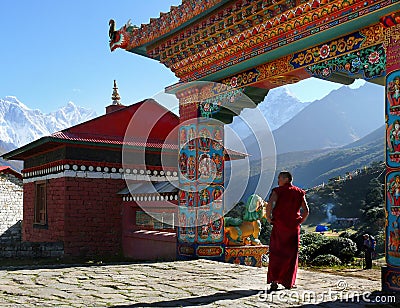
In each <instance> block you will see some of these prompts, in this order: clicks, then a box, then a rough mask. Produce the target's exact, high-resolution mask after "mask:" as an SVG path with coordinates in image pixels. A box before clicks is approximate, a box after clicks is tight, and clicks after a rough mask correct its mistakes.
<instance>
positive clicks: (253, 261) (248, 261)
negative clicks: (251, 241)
mask: <svg viewBox="0 0 400 308" xmlns="http://www.w3.org/2000/svg"><path fill="white" fill-rule="evenodd" d="M267 254H268V246H240V247H226V249H225V262H229V263H234V264H241V265H248V266H257V267H261V266H263V265H267V264H263V263H264V262H263V259H265V257H266V256H267Z"/></svg>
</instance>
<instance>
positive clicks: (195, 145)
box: [177, 87, 225, 260]
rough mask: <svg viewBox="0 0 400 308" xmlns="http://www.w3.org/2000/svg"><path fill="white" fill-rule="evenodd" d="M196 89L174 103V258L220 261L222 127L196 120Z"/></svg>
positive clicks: (199, 104)
mask: <svg viewBox="0 0 400 308" xmlns="http://www.w3.org/2000/svg"><path fill="white" fill-rule="evenodd" d="M201 91H202V90H201V89H199V88H195V87H192V88H190V89H188V90H185V91H184V92H180V93H178V94H177V97H178V99H179V112H180V127H179V155H178V160H179V162H178V165H179V188H180V191H179V214H178V219H179V224H178V225H179V227H178V233H177V258H178V259H191V258H199V257H200V258H211V259H214V260H223V259H224V250H225V248H224V245H223V241H224V223H223V215H224V212H223V210H224V206H223V188H224V147H223V137H224V135H223V133H224V127H223V123H221V122H219V121H216V120H214V119H212V118H207V117H203V116H201V112H200V109H202V100H201V97H203V96H204V94H202V92H201Z"/></svg>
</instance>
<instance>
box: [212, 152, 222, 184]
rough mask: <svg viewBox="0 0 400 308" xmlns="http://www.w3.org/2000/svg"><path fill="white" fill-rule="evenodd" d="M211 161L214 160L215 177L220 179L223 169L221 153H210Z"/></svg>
mask: <svg viewBox="0 0 400 308" xmlns="http://www.w3.org/2000/svg"><path fill="white" fill-rule="evenodd" d="M212 161H213V162H214V164H215V168H216V169H217V170H216V171H217V174H216V177H217V178H218V179H220V178H221V177H222V169H223V166H222V158H221V155H219V154H216V153H214V154H213V155H212Z"/></svg>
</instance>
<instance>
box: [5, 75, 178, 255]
mask: <svg viewBox="0 0 400 308" xmlns="http://www.w3.org/2000/svg"><path fill="white" fill-rule="evenodd" d="M112 99H113V103H112V104H111V105H110V106H107V107H106V114H105V115H103V116H100V117H97V118H95V119H93V120H90V121H87V122H85V123H82V124H79V125H76V126H73V127H70V128H67V129H65V130H63V131H60V132H56V133H54V134H52V135H51V136H46V137H42V138H40V139H38V140H36V141H33V142H31V143H29V144H27V145H25V146H23V147H20V148H18V149H16V150H14V151H11V152H9V153H7V154H4V155H3V157H4V158H5V159H9V160H23V161H24V169H23V170H22V174H23V195H24V200H23V230H22V236H23V241H27V242H62V243H63V245H64V256H90V255H100V256H106V255H120V254H121V252H123V254H124V255H125V256H128V257H134V258H137V259H155V258H164V259H167V258H175V250H176V232H175V229H174V228H175V227H174V221H173V219H174V215H173V212H174V211H175V210H176V207H175V206H174V204H176V203H177V189H176V188H175V187H174V186H173V185H171V184H170V182H171V181H172V183H173V181H174V180H176V179H177V133H176V130H175V128H176V127H177V126H178V124H179V118H178V117H177V116H176V115H175V114H173V113H171V112H170V111H168V110H167V109H165V108H164V107H163V106H161V105H160V104H158V103H157V102H156V101H154V100H152V99H148V100H145V101H142V102H139V103H136V104H133V105H131V106H123V105H121V104H120V102H119V99H120V98H119V95H118V92H117V87H116V84H115V82H114V92H113V96H112ZM132 128H133V129H132ZM161 154H162V155H161ZM161 160H162V162H161ZM127 186H129V187H127ZM130 192H134V193H130ZM138 203H140V206H141V207H139V206H138ZM146 207H148V208H149V209H150V210H147V209H146ZM157 211H161V212H160V213H159V214H158V212H157ZM149 212H151V213H150V215H149V214H148V213H149ZM163 212H164V213H165V212H167V214H162V213H163ZM168 212H169V214H168ZM157 215H158V216H159V217H160V218H161V220H160V221H161V222H159V221H158V220H157V219H153V218H152V217H153V216H154V217H156V216H157ZM163 215H164V216H165V217H166V220H165V221H166V223H163V219H164V217H163ZM167 216H168V217H167ZM171 217H172V220H169V218H171ZM155 242H157V247H158V248H157V251H156V252H154V251H153V252H151V249H150V248H151V247H154V243H155ZM149 250H150V251H149Z"/></svg>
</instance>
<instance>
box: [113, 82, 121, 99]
mask: <svg viewBox="0 0 400 308" xmlns="http://www.w3.org/2000/svg"><path fill="white" fill-rule="evenodd" d="M111 99H112V101H113V102H112V104H113V105H121V102H120V99H121V97H120V96H119V93H118V87H117V81H116V80H114V88H113V93H112V96H111Z"/></svg>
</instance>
